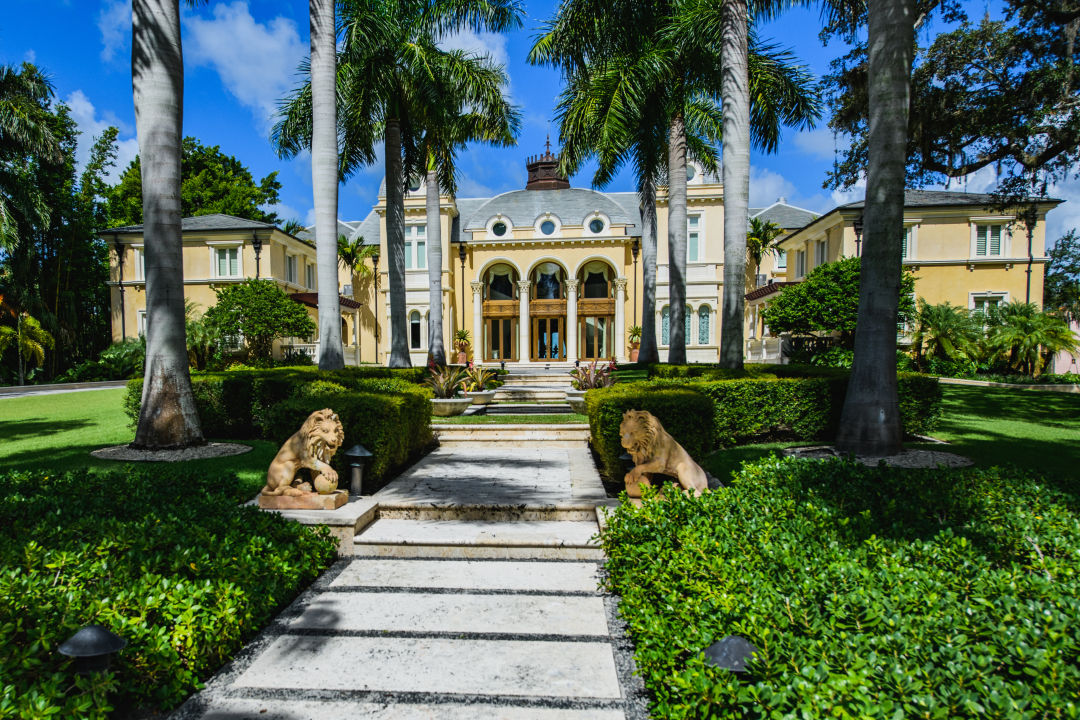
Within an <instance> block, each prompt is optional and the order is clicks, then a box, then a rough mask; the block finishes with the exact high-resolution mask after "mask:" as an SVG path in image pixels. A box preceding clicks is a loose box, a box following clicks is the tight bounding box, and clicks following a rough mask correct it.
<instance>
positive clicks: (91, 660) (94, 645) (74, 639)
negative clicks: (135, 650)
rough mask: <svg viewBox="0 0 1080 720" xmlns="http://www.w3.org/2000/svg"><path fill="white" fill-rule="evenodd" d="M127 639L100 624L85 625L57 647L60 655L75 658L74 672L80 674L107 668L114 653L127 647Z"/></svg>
mask: <svg viewBox="0 0 1080 720" xmlns="http://www.w3.org/2000/svg"><path fill="white" fill-rule="evenodd" d="M127 644H128V641H127V640H125V639H124V638H122V637H120V636H119V635H117V634H116V633H114V632H112V631H111V630H109V629H108V628H107V627H104V626H102V625H87V626H86V627H84V628H82V629H81V630H79V631H78V632H77V633H75V634H74V635H72V636H71V637H69V638H68V639H67V640H65V641H64V642H63V643H61V644H60V647H59V648H57V649H58V650H59V651H60V654H61V655H67V656H68V657H73V658H75V663H74V668H75V672H77V673H79V674H80V675H87V674H89V673H95V672H102V671H104V670H108V669H109V660H110V659H111V658H112V656H113V654H114V653H117V652H120V651H121V650H123V649H124V648H125V647H127Z"/></svg>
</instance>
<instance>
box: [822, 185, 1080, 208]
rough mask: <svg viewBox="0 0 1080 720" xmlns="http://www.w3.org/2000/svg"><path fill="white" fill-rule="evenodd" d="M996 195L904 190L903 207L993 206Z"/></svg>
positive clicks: (861, 203) (858, 205)
mask: <svg viewBox="0 0 1080 720" xmlns="http://www.w3.org/2000/svg"><path fill="white" fill-rule="evenodd" d="M1033 199H1034V200H1037V201H1038V202H1053V203H1060V202H1062V201H1061V200H1058V199H1056V198H1033ZM997 201H998V200H997V197H996V196H994V195H989V194H986V193H966V192H957V191H955V190H905V191H904V207H909V208H912V207H944V206H950V205H978V206H980V207H986V208H989V207H994V206H995V205H996V203H997ZM865 204H866V202H865V200H857V201H855V202H851V203H847V204H846V205H841V206H840V208H838V209H844V208H861V207H864V206H865Z"/></svg>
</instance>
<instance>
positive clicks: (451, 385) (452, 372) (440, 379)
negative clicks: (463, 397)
mask: <svg viewBox="0 0 1080 720" xmlns="http://www.w3.org/2000/svg"><path fill="white" fill-rule="evenodd" d="M465 382H466V377H465V371H464V370H463V369H462V368H460V367H454V366H453V365H443V366H442V367H437V368H431V369H430V374H429V375H428V377H427V380H425V381H424V384H425V385H427V386H428V387H429V388H431V391H432V392H433V393H434V394H435V397H436V398H437V399H439V400H449V399H450V398H454V397H457V395H458V393H459V392H461V390H462V387H463V386H464V385H465Z"/></svg>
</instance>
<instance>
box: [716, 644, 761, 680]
mask: <svg viewBox="0 0 1080 720" xmlns="http://www.w3.org/2000/svg"><path fill="white" fill-rule="evenodd" d="M757 651H758V649H757V648H756V647H754V644H753V643H752V642H750V641H749V640H747V639H746V638H744V637H740V636H738V635H728V636H727V637H726V638H724V639H723V640H719V641H717V642H714V643H713V644H712V645H710V646H709V647H707V648H705V660H706V661H707V662H709V663H710V664H712V665H715V666H716V667H718V668H721V669H723V670H730V671H731V672H737V673H744V672H746V663H747V661H749V660H750V659H751V658H752V657H754V656H755V655H756V654H757Z"/></svg>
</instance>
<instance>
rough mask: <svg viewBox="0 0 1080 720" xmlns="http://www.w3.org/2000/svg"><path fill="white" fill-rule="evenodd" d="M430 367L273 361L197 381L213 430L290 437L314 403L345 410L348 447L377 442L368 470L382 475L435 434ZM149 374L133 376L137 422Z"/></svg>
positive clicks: (130, 398) (132, 408)
mask: <svg viewBox="0 0 1080 720" xmlns="http://www.w3.org/2000/svg"><path fill="white" fill-rule="evenodd" d="M425 374H426V370H425V369H423V368H407V369H404V370H389V369H387V368H379V367H359V368H355V367H350V368H345V369H343V370H336V371H330V372H326V371H322V372H320V371H319V370H318V369H317V368H304V367H301V368H273V369H267V370H239V371H232V372H215V373H194V374H192V377H191V386H192V392H193V393H194V394H195V404H196V406H197V407H198V411H199V419H200V420H201V422H202V429H203V434H204V435H205V436H206V437H208V438H215V439H237V440H243V439H248V438H255V437H260V438H265V439H267V440H273V441H274V442H284V441H285V440H286V439H287V438H288V437H289V436H290V435H292V434H293V433H294V432H296V431H297V430H298V429H299V428H300V425H302V424H303V422H304V419H306V418H307V416H308V415H309V414H310V413H311V412H312V411H314V410H319V409H322V408H324V407H329V408H331V409H333V410H335V411H337V413H338V414H339V415H340V416H341V422H342V426H343V427H344V429H345V436H346V446H345V448H343V449H347V448H349V447H351V446H352V445H353V444H355V443H357V442H359V443H361V444H362V445H364V446H365V447H366V448H367V449H368V450H370V451H371V452H372V453H373V454H374V457H373V458H372V459H371V460H370V461H369V462H368V465H367V468H366V469H365V472H367V473H369V477H371V478H372V479H374V480H378V479H381V478H382V477H383V476H385V475H386V474H387V473H388V472H390V471H391V470H393V469H395V468H397V467H400V466H401V465H403V464H404V463H406V462H408V460H409V459H410V458H411V457H413V456H414V455H416V454H418V453H419V452H420V451H421V450H423V448H424V447H426V446H427V445H428V444H429V443H430V442H431V430H430V425H431V403H429V402H428V398H430V397H431V392H430V391H429V390H428V389H427V388H425V387H423V386H421V385H417V384H415V383H414V382H412V381H413V380H414V379H416V378H422V377H424V376H425ZM142 382H143V381H142V378H136V379H133V380H131V381H130V382H129V383H128V388H127V395H126V397H125V399H124V408H125V411H126V412H127V414H128V417H130V418H131V421H132V424H134V423H135V422H136V420H137V419H138V416H139V405H140V401H141V397H142ZM305 408H309V409H308V410H307V412H303V410H304V409H305ZM301 413H302V415H301ZM344 462H345V461H344V456H343V454H342V453H339V454H338V455H337V456H336V457H335V459H334V467H335V468H336V469H337V470H338V471H339V472H341V471H342V470H343V469H344Z"/></svg>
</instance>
